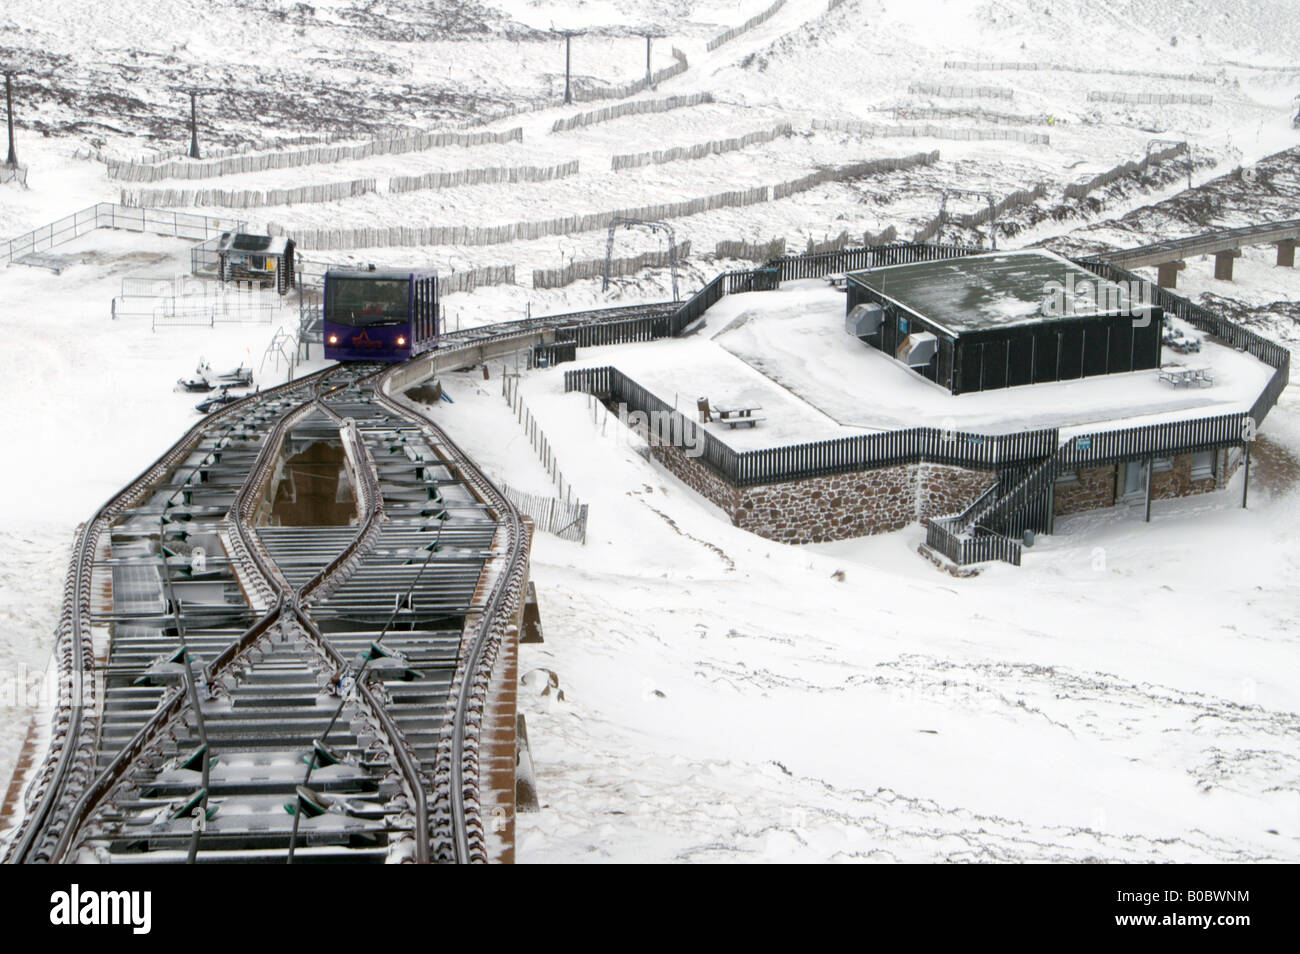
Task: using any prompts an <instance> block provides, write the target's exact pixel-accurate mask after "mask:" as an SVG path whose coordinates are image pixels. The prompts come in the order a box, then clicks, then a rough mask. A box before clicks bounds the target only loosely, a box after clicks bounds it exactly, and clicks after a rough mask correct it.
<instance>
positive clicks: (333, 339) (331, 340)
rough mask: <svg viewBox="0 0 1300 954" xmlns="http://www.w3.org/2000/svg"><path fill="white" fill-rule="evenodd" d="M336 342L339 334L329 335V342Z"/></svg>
mask: <svg viewBox="0 0 1300 954" xmlns="http://www.w3.org/2000/svg"><path fill="white" fill-rule="evenodd" d="M338 343H339V336H338V335H330V344H338Z"/></svg>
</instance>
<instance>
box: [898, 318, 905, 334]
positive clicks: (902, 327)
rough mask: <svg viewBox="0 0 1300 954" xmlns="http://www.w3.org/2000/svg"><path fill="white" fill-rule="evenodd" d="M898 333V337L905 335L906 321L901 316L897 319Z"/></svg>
mask: <svg viewBox="0 0 1300 954" xmlns="http://www.w3.org/2000/svg"><path fill="white" fill-rule="evenodd" d="M898 333H899V334H900V335H905V334H907V319H906V318H904V317H902V316H901V315H900V316H899V318H898Z"/></svg>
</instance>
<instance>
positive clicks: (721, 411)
mask: <svg viewBox="0 0 1300 954" xmlns="http://www.w3.org/2000/svg"><path fill="white" fill-rule="evenodd" d="M761 410H763V408H762V407H761V406H760V405H757V404H754V405H752V406H748V407H715V408H714V409H713V412H714V413H715V414H717V415H718V423H719V424H726V425H727V426H728V427H730V428H731V429H732V430H733V431H734V430H735V429H736V428H737V427H740V426H741V425H742V424H743V425H746V426H748V427H754V426H756V425H757V424H758V422H759V421H762V420H763V418H762V417H757V416H755V414H754V412H755V411H761Z"/></svg>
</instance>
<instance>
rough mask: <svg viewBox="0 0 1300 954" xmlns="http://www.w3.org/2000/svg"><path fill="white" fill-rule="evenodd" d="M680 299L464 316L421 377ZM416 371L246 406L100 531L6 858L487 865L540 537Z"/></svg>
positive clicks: (119, 502)
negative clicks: (413, 391)
mask: <svg viewBox="0 0 1300 954" xmlns="http://www.w3.org/2000/svg"><path fill="white" fill-rule="evenodd" d="M674 307H676V306H674V305H671V304H668V305H652V306H634V307H632V308H616V309H603V310H600V311H596V312H586V313H577V314H573V315H560V316H545V317H539V318H532V319H525V320H523V321H517V322H509V323H505V324H503V325H500V326H490V327H488V328H482V329H470V330H466V331H462V332H459V333H456V334H452V335H448V336H446V338H445V340H444V346H443V347H442V348H441V349H439V351H438V352H436V353H435V354H433V355H426V356H423V357H422V358H421V359H417V361H420V362H422V367H421V368H420V369H419V370H418V373H419V374H426V373H430V372H433V371H436V370H437V369H439V368H445V367H455V366H457V365H458V364H460V363H463V362H466V361H473V360H474V359H475V358H477V357H480V356H482V355H483V354H485V353H487V351H486V350H485V347H492V348H496V349H497V350H496V351H495V352H493V353H500V350H501V349H502V348H525V347H528V346H529V345H530V344H531V343H535V342H538V341H541V340H544V337H545V335H546V334H548V333H549V332H551V331H552V330H553V329H556V328H559V327H565V326H572V325H575V324H584V323H604V322H616V321H623V320H629V319H635V318H642V317H647V316H657V315H660V314H664V313H667V312H669V311H671V310H672V309H673V308H674ZM415 363H416V362H411V363H409V364H415ZM412 373H413V372H412V369H411V368H410V367H409V365H407V366H404V365H398V366H391V367H380V366H361V365H348V366H335V367H331V368H327V369H325V370H323V371H320V372H317V373H315V374H312V375H310V376H307V377H304V378H301V379H298V380H296V381H293V382H290V383H289V384H286V385H282V386H280V387H277V388H273V389H270V390H268V391H265V392H261V393H258V394H256V395H251V396H249V397H246V398H244V399H242V400H240V401H238V402H235V403H233V404H231V405H228V406H226V407H224V408H222V409H221V410H219V411H217V412H216V413H214V414H211V415H209V416H207V417H205V418H204V419H203V420H202V421H200V422H199V423H198V424H196V425H195V426H194V427H193V428H192V429H191V430H190V431H189V432H188V433H186V434H185V435H184V436H183V437H182V438H181V439H180V440H179V441H177V443H176V444H175V445H174V446H173V447H172V448H171V449H170V450H169V451H168V452H167V453H166V454H164V455H163V456H162V457H161V458H159V460H158V461H157V462H155V463H154V464H153V465H152V466H151V467H150V468H149V469H147V470H146V471H144V472H143V473H141V474H140V475H139V476H137V477H136V478H135V479H134V480H133V481H131V482H130V483H129V484H128V485H127V486H126V487H125V488H124V489H123V490H122V491H121V492H119V493H118V494H117V495H115V496H114V497H113V498H112V499H111V500H109V501H108V502H107V503H106V504H104V506H102V507H101V508H100V509H99V510H98V511H96V513H95V514H94V516H93V517H92V518H91V519H90V520H89V521H88V522H87V523H86V524H84V525H83V526H82V527H81V528H80V529H79V531H78V534H77V539H76V543H75V546H74V553H73V559H72V562H71V565H70V568H69V571H68V576H67V580H66V583H65V590H64V604H63V610H62V614H61V617H60V621H59V626H58V630H57V637H56V647H55V653H56V659H57V662H58V666H59V673H60V677H61V683H60V686H59V696H58V701H57V705H56V708H55V713H54V722H53V733H52V740H51V744H50V748H49V751H48V754H47V756H46V758H45V760H44V762H43V763H41V764H40V766H38V767H37V768H36V770H35V771H34V773H33V775H32V776H30V777H29V779H28V784H27V786H26V795H25V799H24V804H23V805H22V806H20V809H21V810H20V812H19V814H20V815H21V821H20V823H19V826H18V828H17V829H16V831H14V832H13V833H11V836H10V837H9V838H8V841H7V847H6V853H5V860H6V861H7V862H10V863H62V862H76V861H98V862H109V863H119V864H123V863H168V862H184V861H189V862H200V863H216V862H251V861H262V862H285V861H291V862H307V861H310V862H393V861H410V862H426V861H436V862H479V861H487V860H490V858H491V857H492V856H493V851H494V843H493V838H494V837H495V835H496V828H497V827H499V821H500V819H499V817H498V818H496V819H487V820H485V817H484V816H485V814H487V811H486V809H485V808H484V804H483V800H484V792H483V786H482V774H483V773H482V771H481V766H482V762H483V760H484V759H485V758H486V755H485V753H484V746H485V744H486V743H485V739H484V733H485V731H486V730H487V720H488V710H489V707H490V702H491V700H490V698H489V697H490V684H491V682H492V678H493V673H494V669H495V667H496V664H497V661H498V658H499V656H500V654H501V652H502V649H503V647H504V646H506V645H507V643H508V642H509V641H510V640H512V639H513V638H514V637H515V635H516V634H517V625H518V619H519V614H520V612H521V609H522V600H523V592H524V588H525V586H526V583H527V569H528V551H529V543H530V532H531V531H530V525H528V524H527V523H525V521H523V520H522V519H521V518H520V516H519V514H518V512H517V511H516V510H515V509H514V507H513V506H512V505H511V504H510V503H509V502H508V501H507V500H506V499H505V498H504V497H503V496H502V495H501V494H500V493H499V492H498V491H497V489H496V488H495V487H494V486H493V485H492V483H491V482H490V481H488V480H487V479H486V478H485V477H484V475H483V474H482V473H481V471H479V469H478V468H477V467H476V466H475V465H474V463H473V461H471V460H469V459H468V458H467V457H466V456H465V455H464V454H463V453H462V452H461V451H460V450H459V448H457V447H456V446H455V444H454V443H452V442H451V441H450V440H448V439H447V437H446V435H445V434H444V433H443V432H442V431H441V430H440V429H439V428H438V427H437V425H436V424H435V423H434V422H433V421H432V420H431V419H430V418H429V417H428V416H427V415H426V414H425V413H424V411H423V410H422V409H421V407H420V406H419V405H418V404H415V403H413V402H410V401H407V400H406V399H404V398H403V397H402V396H401V391H402V390H404V389H405V387H406V386H409V381H410V378H411V376H412ZM498 847H499V846H498Z"/></svg>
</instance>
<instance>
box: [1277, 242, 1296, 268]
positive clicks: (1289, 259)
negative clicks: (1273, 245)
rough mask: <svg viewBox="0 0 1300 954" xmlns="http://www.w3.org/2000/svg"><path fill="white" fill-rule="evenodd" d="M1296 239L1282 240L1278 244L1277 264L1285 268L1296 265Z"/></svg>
mask: <svg viewBox="0 0 1300 954" xmlns="http://www.w3.org/2000/svg"><path fill="white" fill-rule="evenodd" d="M1295 243H1296V240H1295V239H1282V241H1280V242H1278V243H1277V263H1278V264H1279V265H1281V266H1282V267H1283V268H1291V267H1293V266H1294V265H1295Z"/></svg>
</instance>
